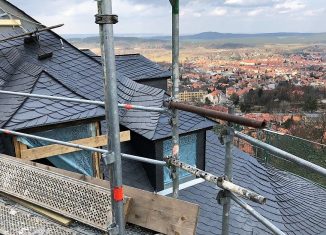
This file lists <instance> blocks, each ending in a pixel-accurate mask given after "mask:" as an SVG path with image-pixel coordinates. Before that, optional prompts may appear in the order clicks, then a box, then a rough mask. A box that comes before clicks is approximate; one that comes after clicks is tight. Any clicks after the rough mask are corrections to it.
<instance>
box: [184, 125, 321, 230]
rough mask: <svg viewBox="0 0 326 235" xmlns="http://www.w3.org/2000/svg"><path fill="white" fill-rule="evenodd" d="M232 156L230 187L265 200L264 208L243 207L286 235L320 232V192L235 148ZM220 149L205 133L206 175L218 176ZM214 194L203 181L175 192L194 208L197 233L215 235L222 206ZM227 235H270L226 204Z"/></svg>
mask: <svg viewBox="0 0 326 235" xmlns="http://www.w3.org/2000/svg"><path fill="white" fill-rule="evenodd" d="M233 154H234V169H233V172H234V182H235V183H237V184H239V185H241V186H244V187H246V188H249V189H251V190H253V191H255V192H257V193H260V194H262V195H266V196H267V198H268V202H267V204H266V205H257V204H254V203H252V202H248V203H249V204H250V205H251V206H252V207H254V208H255V209H256V210H257V211H258V212H259V213H261V214H262V215H263V216H265V217H266V218H268V219H269V220H270V221H271V222H272V223H273V224H274V225H276V226H277V227H279V228H280V229H281V230H282V231H284V232H285V233H286V234H296V235H299V234H300V235H301V234H321V233H326V223H325V221H326V213H325V212H326V203H325V200H326V190H325V189H323V188H321V187H319V186H317V185H315V184H313V183H312V182H309V181H307V180H304V179H302V178H299V177H296V176H293V175H292V174H290V173H285V172H282V171H278V170H276V169H274V168H271V167H265V166H263V165H261V164H260V163H259V162H257V160H256V159H255V158H253V157H251V156H249V155H248V154H246V153H243V152H242V151H240V150H239V149H237V148H234V149H233ZM224 155H225V151H224V146H222V145H221V144H220V142H219V140H218V138H217V136H216V135H215V134H213V132H211V131H208V132H207V139H206V170H207V171H208V172H211V173H214V174H215V175H223V174H224V173H223V172H224ZM218 191H219V190H218V189H217V188H216V186H214V185H212V184H209V183H207V182H204V183H200V184H197V185H195V186H192V187H189V188H186V189H183V190H181V191H180V199H183V200H186V201H189V202H193V203H197V204H199V205H200V217H199V220H198V227H197V234H205V235H206V234H207V235H213V234H220V233H221V227H222V207H221V206H220V205H218V204H217V202H216V200H215V197H216V195H217V192H218ZM230 232H231V234H271V233H270V232H269V230H268V229H267V228H265V227H264V226H263V225H262V224H261V223H259V222H258V221H257V220H256V219H254V218H253V217H252V216H250V215H249V214H248V213H247V212H245V211H244V210H242V208H240V207H239V206H237V205H235V204H234V203H232V206H231V223H230Z"/></svg>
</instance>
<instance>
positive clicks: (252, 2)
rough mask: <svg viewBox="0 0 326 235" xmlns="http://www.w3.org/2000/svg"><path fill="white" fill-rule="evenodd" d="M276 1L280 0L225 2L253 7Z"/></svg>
mask: <svg viewBox="0 0 326 235" xmlns="http://www.w3.org/2000/svg"><path fill="white" fill-rule="evenodd" d="M275 1H278V0H225V2H224V3H225V4H226V5H230V6H232V5H233V6H244V7H252V6H267V5H272V4H273V3H274V2H275Z"/></svg>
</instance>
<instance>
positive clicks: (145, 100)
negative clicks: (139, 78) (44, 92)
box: [0, 32, 164, 129]
mask: <svg viewBox="0 0 326 235" xmlns="http://www.w3.org/2000/svg"><path fill="white" fill-rule="evenodd" d="M16 33H17V32H16ZM1 36H2V37H5V36H4V35H3V34H2V35H0V37H1ZM60 39H61V38H60V37H59V36H57V35H56V34H54V33H52V32H43V33H41V34H40V39H39V43H36V42H34V43H31V44H24V43H23V39H15V40H10V41H6V42H2V43H1V44H0V55H1V54H2V55H3V56H2V59H1V61H0V67H1V69H0V72H1V71H2V73H3V74H4V76H1V83H0V84H1V89H3V90H13V91H22V92H27V93H29V92H31V91H32V88H33V87H34V86H35V85H36V81H37V80H38V76H39V75H40V73H41V72H42V71H46V73H47V74H48V76H49V77H50V78H51V79H54V80H56V82H57V83H58V84H60V85H62V87H65V88H66V89H68V90H70V91H71V92H73V93H75V95H78V96H80V98H85V99H92V100H103V91H104V88H103V80H102V67H101V65H100V64H99V63H98V62H97V61H96V60H94V59H92V58H91V57H89V56H87V55H85V54H84V53H82V52H80V51H79V50H78V49H76V48H74V47H73V46H71V45H70V44H69V43H67V42H64V45H61V42H60ZM39 45H40V46H39ZM41 50H42V51H47V52H49V51H51V52H53V56H52V58H47V59H44V60H38V53H41V52H42V51H41ZM17 65H19V66H17ZM30 70H31V71H32V72H31V71H30ZM117 78H118V100H119V102H121V103H132V104H137V105H146V106H154V107H161V106H162V103H163V96H164V91H163V90H160V89H156V88H153V87H148V86H144V85H141V84H138V83H136V82H134V81H132V80H130V79H126V78H122V76H121V75H120V74H119V73H118V74H117ZM49 91H52V90H49ZM34 92H35V91H34ZM54 93H56V92H54ZM50 95H55V94H53V93H52V94H50ZM56 95H58V94H56ZM61 95H64V94H61ZM10 97H11V98H8V95H0V100H1V104H0V105H2V107H3V109H2V110H3V111H4V113H6V114H5V115H1V119H2V120H1V122H0V125H1V126H3V125H4V123H5V122H7V121H8V120H9V119H10V117H11V115H13V114H14V113H16V112H17V110H18V109H19V108H20V107H21V105H22V104H23V103H24V101H25V100H26V98H23V97H17V96H16V97H15V96H10ZM76 106H80V104H75V107H76ZM93 108H94V107H90V109H93ZM59 109H60V108H59ZM52 111H53V110H50V112H51V113H52ZM20 113H21V114H23V112H20ZM68 113H69V112H67V113H66V114H67V115H68ZM97 114H100V113H96V115H97ZM120 115H121V124H123V125H126V126H127V127H130V129H138V128H143V127H146V126H150V127H151V128H150V129H152V126H155V125H156V124H157V121H158V118H159V114H158V113H150V112H144V111H135V110H128V111H127V110H120ZM97 116H98V115H97ZM102 116H104V110H103V112H102ZM29 117H30V116H29ZM29 117H26V119H29ZM139 117H141V119H140V118H139ZM20 118H21V119H23V118H24V117H20ZM83 118H85V116H83V115H81V116H80V117H79V118H78V119H83ZM64 120H65V119H62V121H64ZM47 124H49V123H47V122H44V123H42V125H47ZM11 127H12V128H15V126H14V125H12V126H11ZM25 127H26V128H28V127H30V126H28V125H26V126H25Z"/></svg>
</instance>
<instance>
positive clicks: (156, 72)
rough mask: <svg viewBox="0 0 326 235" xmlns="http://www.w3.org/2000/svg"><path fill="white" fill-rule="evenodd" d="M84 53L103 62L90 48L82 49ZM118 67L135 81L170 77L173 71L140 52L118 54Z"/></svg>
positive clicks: (120, 71) (119, 70)
mask: <svg viewBox="0 0 326 235" xmlns="http://www.w3.org/2000/svg"><path fill="white" fill-rule="evenodd" d="M82 51H83V52H84V53H86V54H87V55H89V56H91V57H92V58H94V59H96V60H97V61H98V62H100V63H101V56H98V55H96V54H95V53H93V52H92V51H91V50H89V49H82ZM115 60H116V69H117V71H118V72H119V73H121V74H123V75H124V77H126V78H129V79H131V80H133V81H141V80H153V79H161V78H170V77H171V76H172V74H171V71H169V70H165V69H163V68H161V67H160V66H159V65H158V64H157V63H155V62H153V61H151V60H149V59H147V58H146V57H145V56H143V55H140V54H124V55H116V57H115Z"/></svg>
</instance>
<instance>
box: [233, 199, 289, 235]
mask: <svg viewBox="0 0 326 235" xmlns="http://www.w3.org/2000/svg"><path fill="white" fill-rule="evenodd" d="M231 198H232V200H234V201H235V202H236V203H237V204H239V205H240V206H241V207H242V208H243V209H245V210H246V211H247V212H248V213H249V214H251V215H252V216H253V217H255V218H256V219H257V220H258V221H260V222H261V223H262V224H264V225H265V226H266V227H267V228H268V229H269V230H270V231H272V232H273V233H274V234H277V235H285V233H283V232H282V231H281V230H280V229H279V228H277V227H276V226H275V225H274V224H272V223H271V222H270V221H269V220H268V219H266V218H265V217H264V216H262V215H261V214H259V213H258V212H257V211H256V210H255V209H254V208H252V207H251V206H249V205H248V204H247V203H245V202H244V201H242V200H241V199H240V198H239V197H237V196H236V195H235V194H233V193H231Z"/></svg>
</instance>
